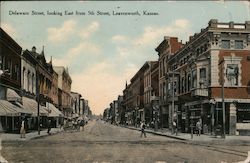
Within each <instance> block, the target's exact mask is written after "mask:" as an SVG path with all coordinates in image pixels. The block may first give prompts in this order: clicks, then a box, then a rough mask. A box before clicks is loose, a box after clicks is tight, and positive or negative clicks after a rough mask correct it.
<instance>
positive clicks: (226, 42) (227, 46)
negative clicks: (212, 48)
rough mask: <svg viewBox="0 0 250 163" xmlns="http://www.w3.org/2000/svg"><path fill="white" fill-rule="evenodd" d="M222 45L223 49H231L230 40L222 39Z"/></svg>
mask: <svg viewBox="0 0 250 163" xmlns="http://www.w3.org/2000/svg"><path fill="white" fill-rule="evenodd" d="M221 47H222V48H223V49H230V40H222V41H221Z"/></svg>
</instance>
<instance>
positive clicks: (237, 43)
mask: <svg viewBox="0 0 250 163" xmlns="http://www.w3.org/2000/svg"><path fill="white" fill-rule="evenodd" d="M235 49H243V41H242V40H235Z"/></svg>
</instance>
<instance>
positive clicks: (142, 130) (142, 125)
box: [140, 121, 146, 138]
mask: <svg viewBox="0 0 250 163" xmlns="http://www.w3.org/2000/svg"><path fill="white" fill-rule="evenodd" d="M140 127H141V137H142V135H144V137H145V138H146V132H145V128H146V125H145V123H144V122H143V121H142V122H141V126H140Z"/></svg>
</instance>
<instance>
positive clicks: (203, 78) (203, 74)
mask: <svg viewBox="0 0 250 163" xmlns="http://www.w3.org/2000/svg"><path fill="white" fill-rule="evenodd" d="M206 73H207V72H206V68H200V82H199V83H200V88H202V87H204V84H205V83H206Z"/></svg>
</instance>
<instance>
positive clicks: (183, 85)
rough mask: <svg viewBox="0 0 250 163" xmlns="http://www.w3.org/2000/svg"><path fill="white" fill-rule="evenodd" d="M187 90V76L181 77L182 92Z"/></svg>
mask: <svg viewBox="0 0 250 163" xmlns="http://www.w3.org/2000/svg"><path fill="white" fill-rule="evenodd" d="M184 92H185V78H184V77H182V78H181V93H184Z"/></svg>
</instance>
